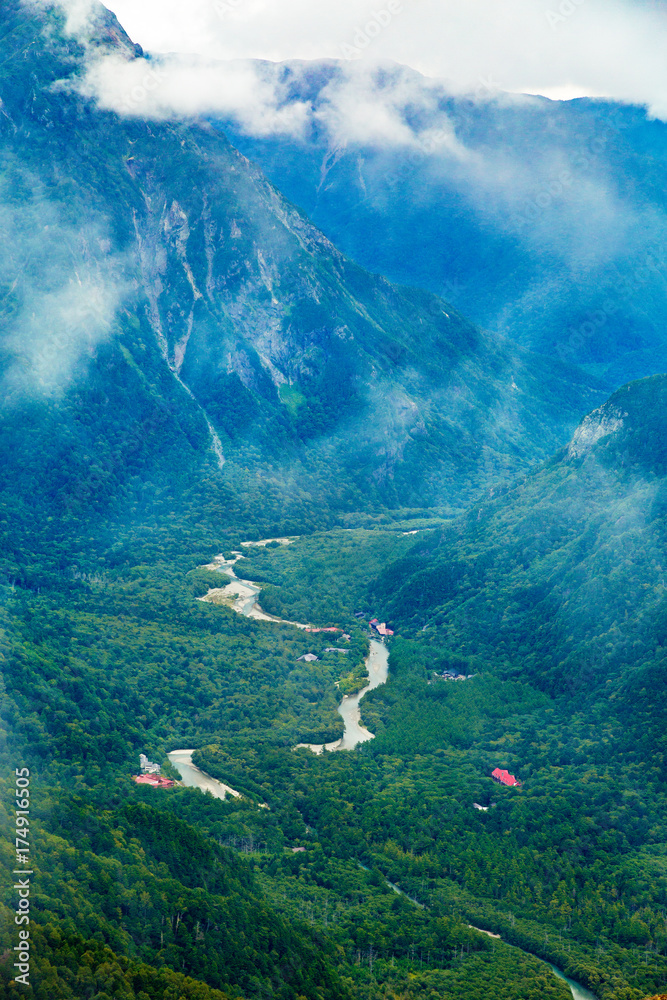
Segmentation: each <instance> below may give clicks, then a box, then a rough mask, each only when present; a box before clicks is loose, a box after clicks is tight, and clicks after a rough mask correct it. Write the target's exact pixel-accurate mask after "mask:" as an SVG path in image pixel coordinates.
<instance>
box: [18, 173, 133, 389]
mask: <svg viewBox="0 0 667 1000" xmlns="http://www.w3.org/2000/svg"><path fill="white" fill-rule="evenodd" d="M18 169H19V170H20V168H18ZM14 179H15V175H14ZM21 184H22V186H23V187H24V188H32V197H30V198H26V199H25V200H22V201H21V202H20V203H16V202H14V201H13V199H11V198H10V197H7V191H6V190H3V189H2V188H0V228H1V229H2V232H3V234H4V237H5V238H4V240H3V243H2V246H1V247H0V311H1V314H2V320H3V338H2V356H1V361H2V366H1V367H2V377H1V382H2V399H3V405H5V406H7V405H11V404H12V403H16V402H20V401H22V400H24V399H26V398H40V397H42V398H43V397H53V396H54V395H55V396H57V395H59V394H61V393H62V392H63V391H65V390H66V389H67V387H68V386H69V385H70V383H71V381H72V379H73V378H75V377H76V374H77V372H78V371H80V370H81V369H82V365H83V366H85V365H86V364H87V363H88V361H89V360H90V358H92V357H93V356H94V353H95V351H96V349H97V348H98V346H99V345H100V344H101V343H102V342H104V341H105V340H107V339H108V338H109V337H110V336H111V334H112V331H113V329H114V324H115V318H116V315H117V312H118V310H119V308H120V307H121V305H122V303H123V301H124V300H125V298H126V297H127V295H128V293H129V292H130V290H131V288H130V285H129V282H128V280H127V278H126V277H125V264H124V260H123V258H122V257H119V256H118V255H116V254H114V253H112V252H111V243H110V241H109V240H108V238H106V235H105V232H104V228H103V226H102V225H95V224H92V223H91V224H89V225H87V226H85V227H82V228H77V229H73V228H72V227H71V226H70V225H69V224H68V223H66V222H64V221H63V220H62V218H61V213H60V209H59V207H58V206H57V205H54V204H53V203H51V202H50V201H49V200H48V199H47V198H43V197H42V196H41V194H40V191H39V187H38V185H37V183H36V182H34V181H33V179H32V178H30V177H29V176H28V175H26V174H23V175H22V178H21Z"/></svg>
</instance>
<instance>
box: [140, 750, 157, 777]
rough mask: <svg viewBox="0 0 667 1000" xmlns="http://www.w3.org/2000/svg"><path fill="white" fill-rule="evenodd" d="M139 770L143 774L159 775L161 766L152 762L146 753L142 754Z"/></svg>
mask: <svg viewBox="0 0 667 1000" xmlns="http://www.w3.org/2000/svg"><path fill="white" fill-rule="evenodd" d="M139 770H140V771H141V772H142V774H159V773H160V771H161V767H160V765H159V764H154V763H153V761H152V760H149V759H148V757H147V756H146V754H145V753H140V754H139Z"/></svg>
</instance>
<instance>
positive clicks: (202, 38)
mask: <svg viewBox="0 0 667 1000" xmlns="http://www.w3.org/2000/svg"><path fill="white" fill-rule="evenodd" d="M110 3H111V7H112V9H113V10H114V11H115V13H116V14H117V15H118V17H119V19H120V21H121V23H122V24H123V25H124V27H125V28H126V30H127V31H128V32H129V33H130V34H131V35H132V36H133V38H134V39H135V41H138V42H140V43H141V44H142V45H143V46H144V48H145V49H147V50H150V51H152V52H182V53H189V54H198V55H201V56H203V57H205V58H207V59H222V60H229V59H239V58H240V59H268V60H273V61H282V60H286V59H341V58H343V59H344V58H346V57H347V56H349V54H350V53H349V49H350V48H356V49H357V50H358V52H359V57H360V58H361V59H369V60H370V61H388V60H391V61H395V62H398V63H402V64H405V65H408V66H411V67H412V68H414V69H417V70H419V71H420V72H422V73H424V74H426V75H428V76H432V77H439V78H442V79H446V80H448V81H449V84H450V86H451V88H452V89H453V90H456V91H465V90H475V89H477V87H478V86H479V83H480V80H488V79H493V80H494V81H497V86H498V87H499V88H500V89H503V90H506V91H516V92H527V93H541V94H548V95H550V96H559V95H561V94H562V95H570V96H571V95H574V94H589V95H603V96H608V97H610V98H614V99H617V100H622V101H631V102H634V103H640V104H647V105H648V106H649V107H650V108H651V109H652V113H654V114H655V115H656V116H667V62H666V61H665V58H664V52H665V49H666V47H667V10H666V9H665V5H664V4H663V3H661V2H657V0H504V2H503V3H498V0H466V3H461V2H460V0H403V2H402V3H400V4H398V5H397V7H398V8H399V9H398V10H396V9H395V8H394V10H393V11H392V10H390V9H389V4H388V2H385V0H376V2H370V0H337V2H336V3H335V4H334V3H317V4H313V3H312V2H311V0H190V2H189V3H187V4H184V3H182V2H181V0H110ZM380 11H382V12H383V16H382V17H381V18H380V22H381V23H380V25H379V27H380V29H381V30H377V28H375V27H372V22H373V21H374V20H377V15H378V13H379V12H380ZM389 15H391V16H389ZM369 26H370V27H369ZM364 36H365V38H366V41H364ZM355 38H358V39H360V40H361V43H362V44H361V46H359V45H356V44H355Z"/></svg>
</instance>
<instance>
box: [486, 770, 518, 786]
mask: <svg viewBox="0 0 667 1000" xmlns="http://www.w3.org/2000/svg"><path fill="white" fill-rule="evenodd" d="M491 777H492V778H493V780H494V781H497V782H498V784H499V785H507V787H508V788H521V782H520V781H519V779H518V778H515V777H514V775H513V774H510V773H509V771H504V770H502V768H500V767H496V768H495V769H494V770H493V771H492V772H491Z"/></svg>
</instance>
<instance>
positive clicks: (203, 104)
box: [77, 52, 308, 135]
mask: <svg viewBox="0 0 667 1000" xmlns="http://www.w3.org/2000/svg"><path fill="white" fill-rule="evenodd" d="M77 86H78V89H80V90H81V91H82V92H83V93H84V94H85V95H86V96H88V97H92V98H94V99H95V100H96V101H97V103H98V105H99V106H100V107H101V108H103V109H105V110H113V111H117V112H119V113H120V114H123V115H128V116H133V117H140V118H157V119H164V118H173V117H176V116H186V117H187V116H193V115H202V114H203V115H220V117H233V118H235V119H236V120H237V121H238V122H239V124H240V125H241V127H242V128H243V129H244V130H245V131H247V132H249V133H252V134H253V135H266V134H278V135H279V134H288V135H297V134H300V133H301V132H302V131H303V129H304V127H305V124H306V122H307V118H308V108H307V106H306V105H305V104H304V103H303V102H299V101H291V102H290V101H287V100H286V98H285V94H284V93H283V90H284V88H282V87H281V85H280V82H279V81H278V80H277V79H275V80H272V81H270V80H267V79H264V78H263V77H262V75H261V73H260V67H259V66H257V65H256V64H253V63H251V62H245V61H238V62H232V63H220V62H218V63H216V62H209V61H206V60H202V59H198V58H194V59H192V58H188V57H178V56H174V57H171V56H166V57H163V58H161V59H155V60H150V61H149V60H146V59H132V60H128V59H126V58H124V57H123V56H122V55H120V54H118V53H116V52H107V53H106V54H95V55H94V56H92V57H91V58H90V60H89V62H88V66H87V72H86V75H85V77H84V78H83V80H82V81H80V82H78V83H77Z"/></svg>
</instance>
